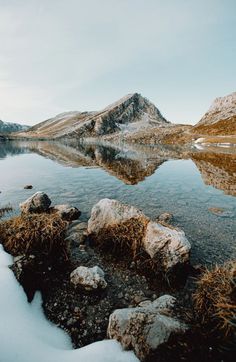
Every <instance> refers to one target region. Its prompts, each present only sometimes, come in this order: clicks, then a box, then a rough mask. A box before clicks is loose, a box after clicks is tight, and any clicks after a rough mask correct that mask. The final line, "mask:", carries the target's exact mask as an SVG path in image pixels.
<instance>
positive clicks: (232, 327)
mask: <svg viewBox="0 0 236 362" xmlns="http://www.w3.org/2000/svg"><path fill="white" fill-rule="evenodd" d="M193 300H194V306H195V311H196V312H197V313H198V317H199V318H200V320H201V322H202V323H203V324H210V325H212V327H215V328H218V329H220V330H221V331H222V332H223V333H224V335H225V336H227V335H229V334H231V333H235V332H236V261H231V262H228V263H226V264H224V265H222V266H216V267H214V268H213V269H212V270H207V271H206V272H205V273H204V274H203V275H202V276H201V278H200V280H199V281H198V282H197V289H196V291H195V293H194V295H193Z"/></svg>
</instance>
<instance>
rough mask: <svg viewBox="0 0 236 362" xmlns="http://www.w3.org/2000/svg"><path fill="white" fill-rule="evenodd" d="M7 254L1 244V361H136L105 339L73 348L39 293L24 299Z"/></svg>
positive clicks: (113, 342)
mask: <svg viewBox="0 0 236 362" xmlns="http://www.w3.org/2000/svg"><path fill="white" fill-rule="evenodd" d="M11 263H12V258H11V256H10V255H9V254H7V253H5V252H4V251H3V248H2V245H0V320H1V324H0V351H1V353H0V361H1V362H13V361H14V362H32V361H34V362H42V361H44V362H54V361H57V362H78V361H83V362H91V361H96V362H111V361H113V362H138V359H137V358H136V357H135V356H134V354H133V352H131V351H129V352H126V351H123V349H122V347H121V345H120V344H119V343H118V342H117V341H111V340H104V341H101V342H96V343H92V344H90V345H88V346H86V347H83V348H79V349H73V348H72V345H71V342H70V339H69V337H68V335H67V334H66V333H65V332H64V331H62V330H61V329H59V328H57V327H56V326H54V325H53V324H52V323H51V322H49V321H48V320H47V319H46V317H45V315H44V312H43V309H42V300H41V296H40V294H39V293H38V294H37V295H36V296H35V298H34V300H33V302H32V303H28V302H27V298H26V295H25V293H24V290H23V288H22V287H21V286H20V285H19V284H18V282H17V281H16V279H15V277H14V274H13V272H12V271H11V270H10V269H9V268H8V265H10V264H11Z"/></svg>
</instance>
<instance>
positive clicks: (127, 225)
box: [88, 199, 191, 271]
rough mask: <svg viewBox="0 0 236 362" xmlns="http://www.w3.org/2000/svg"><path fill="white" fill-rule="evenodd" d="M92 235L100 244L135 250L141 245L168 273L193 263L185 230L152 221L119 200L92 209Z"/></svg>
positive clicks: (90, 221)
mask: <svg viewBox="0 0 236 362" xmlns="http://www.w3.org/2000/svg"><path fill="white" fill-rule="evenodd" d="M88 234H89V235H90V236H91V237H92V238H93V239H94V240H97V241H98V242H99V243H100V244H102V243H104V242H105V241H104V240H106V241H107V239H110V240H111V242H114V243H120V244H122V243H124V242H125V243H126V244H127V243H129V245H131V248H132V247H133V244H135V247H137V245H138V244H140V245H139V247H140V248H143V249H144V250H145V251H146V253H147V254H148V256H149V257H150V258H151V259H155V260H158V261H160V266H161V268H163V269H164V271H167V270H168V269H170V268H173V267H174V266H176V265H178V264H183V263H186V262H187V261H188V260H189V254H190V249H191V245H190V243H189V242H188V240H187V238H186V236H185V233H184V231H182V230H180V229H177V228H174V227H172V226H164V225H162V224H160V223H158V222H154V221H151V220H150V219H149V218H148V217H147V216H145V215H144V214H143V213H142V211H140V210H138V209H136V208H135V207H133V206H129V205H125V204H122V203H120V202H119V201H117V200H110V199H102V200H100V201H99V202H98V203H97V204H96V205H95V206H94V207H93V208H92V212H91V217H90V219H89V221H88ZM136 251H137V250H136Z"/></svg>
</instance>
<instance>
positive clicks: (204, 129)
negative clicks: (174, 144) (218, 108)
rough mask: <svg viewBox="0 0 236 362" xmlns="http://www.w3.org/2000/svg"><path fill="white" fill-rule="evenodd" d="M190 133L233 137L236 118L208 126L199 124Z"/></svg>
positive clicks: (235, 129)
mask: <svg viewBox="0 0 236 362" xmlns="http://www.w3.org/2000/svg"><path fill="white" fill-rule="evenodd" d="M192 132H194V133H198V134H202V135H204V134H206V135H212V136H213V135H214V136H219V135H225V136H227V135H235V134H236V116H232V117H230V118H227V119H222V120H219V121H218V122H215V123H210V124H207V123H206V124H199V125H196V126H195V127H193V128H192Z"/></svg>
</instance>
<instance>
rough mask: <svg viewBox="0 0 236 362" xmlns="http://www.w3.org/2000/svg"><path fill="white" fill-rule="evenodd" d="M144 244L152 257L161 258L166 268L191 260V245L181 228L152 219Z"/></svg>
mask: <svg viewBox="0 0 236 362" xmlns="http://www.w3.org/2000/svg"><path fill="white" fill-rule="evenodd" d="M143 245H144V248H145V250H146V252H147V253H148V254H149V255H150V257H151V258H152V259H154V258H155V259H161V263H162V266H163V267H164V269H165V270H168V269H170V268H172V267H174V266H175V265H177V264H183V263H185V262H187V261H188V260H189V254H190V249H191V245H190V243H189V241H188V240H187V238H186V236H185V233H184V231H182V230H180V229H176V228H170V227H166V226H164V225H161V224H158V223H156V222H154V221H150V222H149V223H148V225H147V229H146V234H145V236H144V239H143Z"/></svg>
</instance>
